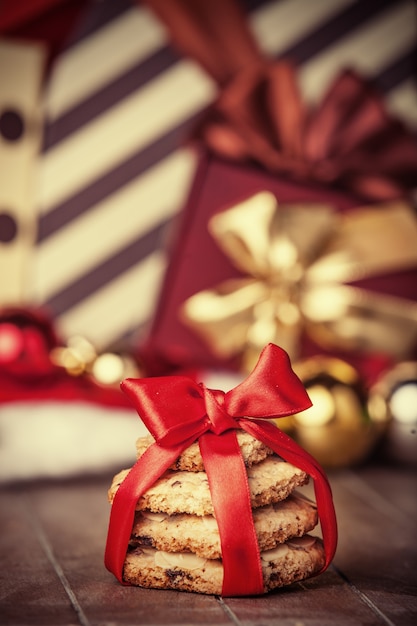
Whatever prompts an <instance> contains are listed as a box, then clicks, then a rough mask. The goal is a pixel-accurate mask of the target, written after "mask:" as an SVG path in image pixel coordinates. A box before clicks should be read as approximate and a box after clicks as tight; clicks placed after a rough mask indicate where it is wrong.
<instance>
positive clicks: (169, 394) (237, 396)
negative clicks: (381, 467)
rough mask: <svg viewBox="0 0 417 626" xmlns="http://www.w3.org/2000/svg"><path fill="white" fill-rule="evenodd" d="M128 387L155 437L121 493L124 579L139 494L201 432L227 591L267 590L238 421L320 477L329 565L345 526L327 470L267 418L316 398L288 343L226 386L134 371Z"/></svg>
mask: <svg viewBox="0 0 417 626" xmlns="http://www.w3.org/2000/svg"><path fill="white" fill-rule="evenodd" d="M122 388H123V390H124V391H125V392H126V393H127V394H128V396H129V397H130V398H131V400H132V401H133V403H134V405H135V407H136V409H137V410H138V413H139V414H140V417H141V418H142V420H143V422H144V423H145V425H146V426H147V427H148V429H149V430H150V432H151V433H152V435H153V436H154V438H155V443H154V444H152V445H151V446H150V447H149V448H148V449H147V450H146V452H145V453H144V454H143V456H142V457H141V458H140V459H139V460H138V461H137V462H136V464H135V465H134V466H133V468H132V469H131V471H130V472H129V474H128V475H127V477H126V478H125V480H124V481H123V482H122V484H121V485H120V487H119V489H118V491H117V493H116V495H115V498H114V500H113V505H112V510H111V515H110V523H109V530H108V537H107V546H106V555H105V564H106V567H107V568H108V569H109V570H110V571H111V572H113V574H115V576H116V577H117V578H118V580H119V581H120V582H123V563H124V560H125V556H126V551H127V546H128V542H129V538H130V534H131V531H132V526H133V520H134V515H135V507H136V504H137V501H138V499H139V498H140V497H141V495H142V494H143V493H144V492H145V491H146V490H147V489H149V488H150V487H151V486H152V485H153V484H154V483H155V481H156V480H158V478H160V477H161V476H162V474H163V473H164V472H165V471H166V470H167V469H168V468H169V467H170V466H171V465H172V464H173V463H174V462H175V461H176V459H177V458H178V457H179V456H180V454H181V453H182V452H183V451H184V450H185V449H186V448H187V447H189V446H190V445H191V444H192V443H194V442H195V441H196V440H197V439H198V440H199V446H200V451H201V455H202V457H203V461H204V467H205V470H206V473H207V478H208V482H209V487H210V493H211V497H212V502H213V508H214V512H215V517H216V520H217V523H218V526H219V533H220V540H221V545H222V560H223V568H224V579H223V590H222V593H223V595H225V596H237V595H254V594H262V593H263V592H264V585H263V577H262V568H261V562H260V556H259V548H258V543H257V539H256V533H255V529H254V524H253V518H252V510H251V504H250V496H249V487H248V482H247V474H246V471H245V466H244V462H243V459H242V455H241V452H240V448H239V445H238V443H237V438H236V429H237V428H242V429H243V430H245V431H246V432H248V433H249V434H251V435H252V436H253V437H256V439H259V440H260V441H262V442H264V443H265V444H266V445H267V446H269V447H270V448H271V449H272V450H273V451H274V452H275V453H276V454H278V455H279V456H281V457H282V458H283V459H285V460H286V461H288V462H289V463H292V464H293V465H295V466H297V467H298V468H300V469H302V470H303V471H305V472H307V473H308V474H309V475H310V476H311V477H312V478H313V480H314V488H315V495H316V501H317V507H318V514H319V518H320V522H321V528H322V534H323V541H324V547H325V553H326V561H325V565H324V567H323V570H322V571H324V570H325V569H326V568H327V567H328V565H329V564H330V562H331V560H332V558H333V556H334V553H335V550H336V543H337V526H336V516H335V512H334V507H333V501H332V494H331V488H330V485H329V482H328V480H327V478H326V475H325V473H324V471H323V470H322V468H321V467H320V465H319V464H318V463H317V461H315V459H314V458H313V457H311V456H310V455H309V454H308V453H307V452H305V451H304V450H303V449H302V448H300V447H299V446H298V444H296V443H295V442H294V441H293V440H292V439H291V438H290V437H289V436H288V435H286V434H285V433H283V432H282V431H281V430H279V429H278V428H277V427H276V426H275V425H273V424H271V423H268V422H267V421H265V420H267V419H272V418H277V417H283V416H286V415H292V414H294V413H298V412H299V411H303V410H305V409H306V408H308V407H309V406H311V402H310V400H309V397H308V395H307V393H306V391H305V389H304V387H303V385H302V383H301V382H300V380H299V379H298V378H297V376H296V375H295V374H294V372H293V371H292V369H291V365H290V361H289V358H288V355H287V353H286V352H284V350H282V349H281V348H278V347H277V346H275V345H274V344H269V345H268V346H267V347H266V348H264V350H263V351H262V353H261V356H260V358H259V361H258V363H257V365H256V367H255V369H254V370H253V372H252V373H251V374H250V375H249V377H248V378H247V379H246V380H245V381H243V382H242V383H241V384H239V385H238V386H237V387H235V388H234V389H232V390H230V391H228V392H226V393H225V392H223V391H219V390H212V389H207V387H205V385H203V384H201V383H200V384H197V383H195V382H194V381H193V380H192V379H190V378H187V377H185V376H164V377H156V378H147V379H127V380H125V381H124V382H123V383H122ZM248 416H250V417H248ZM226 477H227V478H230V477H233V480H227V485H225V478H226ZM236 520H239V523H236ZM247 572H250V573H251V575H250V576H248V575H247Z"/></svg>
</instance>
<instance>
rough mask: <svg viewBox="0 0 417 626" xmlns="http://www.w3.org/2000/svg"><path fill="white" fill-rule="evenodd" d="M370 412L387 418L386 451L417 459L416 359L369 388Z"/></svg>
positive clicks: (395, 456) (392, 456)
mask: <svg viewBox="0 0 417 626" xmlns="http://www.w3.org/2000/svg"><path fill="white" fill-rule="evenodd" d="M368 410H369V414H370V415H371V416H372V418H373V419H374V420H381V421H388V422H389V428H388V429H387V433H386V436H385V441H384V443H385V445H384V448H385V453H386V456H388V457H389V458H390V459H392V460H395V461H399V462H400V463H406V464H416V463H417V362H415V361H408V362H402V363H398V364H397V365H395V366H394V367H393V368H392V369H391V370H390V371H388V372H387V373H386V374H385V375H384V376H383V377H382V378H381V379H380V380H379V381H378V382H377V383H376V384H375V385H374V386H373V387H372V388H371V390H370V392H369V399H368Z"/></svg>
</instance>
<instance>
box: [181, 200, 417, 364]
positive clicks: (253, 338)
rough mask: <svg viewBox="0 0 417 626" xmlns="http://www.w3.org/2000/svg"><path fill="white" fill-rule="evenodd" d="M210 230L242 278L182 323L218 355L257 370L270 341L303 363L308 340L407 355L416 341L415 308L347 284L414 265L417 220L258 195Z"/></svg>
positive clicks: (398, 211)
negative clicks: (303, 338) (343, 211)
mask: <svg viewBox="0 0 417 626" xmlns="http://www.w3.org/2000/svg"><path fill="white" fill-rule="evenodd" d="M208 228H209V232H210V233H211V235H212V236H213V237H214V239H215V241H216V242H217V244H218V245H219V247H220V248H221V249H222V250H223V252H224V253H225V254H226V256H228V257H229V259H230V261H231V263H232V264H233V265H234V266H235V267H236V268H238V269H239V270H240V271H241V272H242V274H243V276H242V277H241V278H236V279H231V280H227V281H225V282H223V283H221V284H220V285H217V286H215V287H214V288H213V289H209V290H205V291H201V292H199V293H197V294H195V295H193V296H192V297H191V298H189V299H188V300H187V301H186V302H185V303H184V306H183V309H182V311H181V316H182V319H183V321H184V322H185V323H186V324H188V325H189V326H190V327H191V328H193V329H194V331H195V332H197V333H198V334H200V336H202V337H203V338H204V339H205V340H206V342H207V344H208V347H209V349H210V350H211V351H212V352H213V353H214V354H215V355H217V356H218V357H219V358H224V359H227V358H230V357H234V356H240V357H241V360H242V370H246V371H251V369H252V368H253V366H254V364H255V362H256V361H257V359H258V356H259V353H260V352H261V350H262V348H263V347H264V346H265V345H266V344H267V343H269V342H272V343H275V344H278V345H279V346H281V347H283V348H284V349H285V350H286V351H287V352H288V353H289V355H290V357H291V358H292V360H295V359H296V358H298V357H299V352H300V344H301V336H302V333H307V334H309V335H310V336H311V337H312V338H313V339H314V340H315V341H316V342H317V343H319V344H320V345H322V346H325V347H331V348H337V349H343V350H355V351H367V352H371V351H378V352H385V353H387V354H391V355H393V356H394V357H395V358H397V359H398V358H401V357H402V356H403V355H404V354H406V353H407V350H408V349H409V347H410V345H411V344H412V343H413V342H415V341H416V339H417V303H416V302H413V301H411V300H404V299H403V298H397V297H394V296H390V295H386V294H380V293H376V292H370V291H367V290H364V289H360V288H357V287H354V286H352V285H349V284H347V283H349V282H352V281H356V280H359V279H362V278H370V277H372V276H376V275H385V274H388V273H390V272H394V271H399V270H404V269H410V268H416V267H417V221H416V218H415V215H414V214H413V212H412V210H411V207H410V206H409V205H408V204H406V203H404V202H400V201H398V202H391V203H386V204H383V205H380V206H377V207H361V208H357V209H355V210H351V211H349V212H348V213H346V214H340V213H338V212H336V211H335V210H334V209H333V208H332V207H331V206H327V205H323V204H308V203H304V204H291V205H280V204H279V203H278V202H277V199H276V198H275V196H274V195H273V194H272V193H270V192H266V191H265V192H260V193H257V194H255V195H254V196H252V197H250V198H248V199H247V200H245V201H244V202H242V203H240V204H238V205H236V206H234V207H232V208H230V209H227V210H225V211H223V212H221V213H218V214H216V215H214V216H213V217H212V218H211V220H210V221H209V224H208Z"/></svg>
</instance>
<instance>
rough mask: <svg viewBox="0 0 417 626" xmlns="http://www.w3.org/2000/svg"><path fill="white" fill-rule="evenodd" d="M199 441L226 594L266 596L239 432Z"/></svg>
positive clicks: (208, 436)
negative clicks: (213, 514) (264, 594)
mask: <svg viewBox="0 0 417 626" xmlns="http://www.w3.org/2000/svg"><path fill="white" fill-rule="evenodd" d="M199 442H200V450H201V454H202V456H203V459H204V466H205V469H206V472H207V478H208V481H209V487H210V492H211V498H212V502H213V507H214V512H215V517H216V520H217V524H218V527H219V533H220V541H221V548H222V560H223V571H224V576H223V587H222V595H224V596H236V595H240V596H243V595H259V594H262V593H264V583H263V575H262V566H261V561H260V555H259V547H258V540H257V536H256V532H255V527H254V523H253V517H252V507H251V502H250V492H249V485H248V480H247V474H246V470H245V466H244V462H243V459H242V455H241V452H240V448H239V444H238V442H237V437H236V431H235V430H229V431H226V432H224V433H223V434H222V435H220V436H216V435H214V434H213V433H205V434H204V435H202V436H201V437H200V440H199ZM228 477H230V478H231V480H228ZM225 480H227V486H226V485H225ZM248 572H250V575H248Z"/></svg>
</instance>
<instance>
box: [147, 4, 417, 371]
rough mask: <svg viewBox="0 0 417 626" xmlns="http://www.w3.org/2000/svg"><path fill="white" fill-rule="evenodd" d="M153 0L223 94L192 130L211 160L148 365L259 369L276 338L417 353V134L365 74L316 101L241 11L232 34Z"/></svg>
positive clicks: (331, 348) (172, 268)
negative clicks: (416, 201)
mask: <svg viewBox="0 0 417 626" xmlns="http://www.w3.org/2000/svg"><path fill="white" fill-rule="evenodd" d="M150 4H151V5H152V6H153V5H155V9H156V11H157V12H159V14H160V15H161V16H162V17H163V19H165V21H166V22H167V24H168V26H169V27H170V29H171V34H172V37H173V40H174V42H176V43H177V45H178V47H179V48H180V49H181V50H182V52H183V53H186V54H188V55H190V56H191V57H193V58H196V59H197V60H198V61H199V62H200V63H201V64H202V65H203V67H204V68H205V69H206V71H208V72H209V73H210V75H211V76H212V77H214V79H215V80H216V81H217V82H218V84H219V86H220V91H219V95H218V97H217V98H216V100H215V101H214V102H213V104H212V105H211V106H210V107H209V109H208V111H207V112H206V114H205V115H204V116H203V117H202V119H201V120H200V122H199V124H198V125H197V128H196V129H195V132H194V135H193V139H194V143H195V144H196V145H197V146H199V147H200V148H201V149H202V150H203V157H202V162H201V165H200V168H199V170H198V172H197V175H196V178H195V181H194V184H193V186H192V189H191V193H190V195H189V199H188V203H187V205H186V208H185V210H184V212H183V215H181V216H180V221H179V225H177V231H176V233H175V236H174V237H173V241H172V245H171V256H170V263H169V267H168V271H167V274H166V280H165V282H164V285H163V287H162V292H161V296H160V301H159V305H158V308H157V312H156V315H155V320H154V322H153V324H152V326H151V330H150V333H149V337H148V340H147V341H146V342H145V345H144V354H145V355H146V357H145V358H147V359H149V358H150V367H151V368H152V366H154V367H155V368H156V369H157V368H158V367H159V368H160V370H159V371H161V368H164V367H165V368H168V369H170V368H171V369H172V368H178V367H180V368H183V367H190V366H192V365H195V366H197V367H235V368H236V367H237V368H240V369H242V366H243V369H245V370H246V371H248V370H250V369H251V367H252V366H253V363H254V360H256V358H257V355H258V354H259V350H260V348H261V346H262V345H264V344H265V343H266V342H268V341H273V342H277V343H279V344H280V345H284V346H285V347H286V349H289V351H290V353H291V356H292V357H293V358H298V357H299V356H306V355H309V354H314V353H315V352H323V351H324V352H326V351H327V352H329V353H330V354H333V353H334V352H335V351H337V352H339V351H340V352H341V354H343V355H344V353H345V352H347V353H348V354H350V357H349V358H351V357H353V358H354V360H355V359H356V358H357V356H358V355H359V357H358V358H359V361H361V360H362V353H365V354H366V357H365V362H366V363H365V365H367V364H368V362H369V356H370V355H372V356H379V355H383V356H387V355H388V356H389V357H393V358H398V357H403V356H405V355H407V354H410V353H412V352H413V348H415V344H416V332H417V310H416V304H415V300H416V292H415V272H416V268H417V257H416V253H415V250H416V242H417V230H416V221H415V216H414V213H413V208H412V205H411V200H410V197H411V193H412V190H413V186H414V181H415V177H416V173H417V172H416V163H417V144H416V142H415V138H414V137H413V135H412V133H411V132H410V131H409V130H408V129H407V128H406V127H405V126H404V124H403V123H402V122H401V121H399V120H398V119H396V118H395V117H393V116H392V115H391V114H390V113H389V112H388V110H387V108H386V107H385V104H384V101H383V97H382V95H381V93H379V92H378V91H377V90H376V89H375V88H374V86H373V85H372V84H371V82H370V81H368V80H366V79H365V78H364V77H363V76H361V75H360V74H358V73H357V72H355V71H353V70H346V69H345V70H343V71H341V72H340V73H339V74H338V75H337V76H336V77H335V78H334V80H333V82H331V83H330V84H329V86H328V89H327V91H326V92H325V94H324V96H323V98H322V100H321V101H319V102H318V103H317V104H316V105H315V106H311V105H309V104H308V103H307V102H306V101H305V99H304V96H303V93H302V91H301V90H300V86H299V76H298V69H297V67H296V65H295V64H294V63H293V62H292V61H289V60H288V59H287V58H280V59H278V60H271V59H269V58H267V57H266V56H265V55H264V54H263V53H262V52H261V51H260V50H259V48H258V47H257V46H256V43H255V42H254V40H253V38H252V37H251V33H250V32H249V30H248V28H247V24H246V23H245V20H244V19H243V17H242V15H239V14H238V13H236V12H235V9H236V7H235V6H234V4H233V3H227V7H226V8H224V11H225V14H226V15H227V16H228V17H229V18H230V19H229V20H224V22H222V25H221V26H219V25H218V24H217V23H212V22H211V21H209V22H208V24H207V25H206V24H205V22H204V17H205V16H206V15H205V11H204V7H202V6H200V5H199V4H198V5H197V6H194V8H193V9H191V7H190V6H188V4H187V3H185V4H184V6H182V8H181V11H180V12H179V13H180V16H181V17H182V20H183V21H182V20H181V19H179V18H178V15H177V14H176V12H175V11H174V10H172V11H166V12H165V11H162V9H161V7H160V6H159V3H158V2H155V3H153V2H151V3H150ZM231 15H233V19H232V18H231V17H230V16H231ZM206 17H207V16H206ZM184 22H185V23H186V24H187V26H188V29H186V28H185V27H184ZM232 22H233V24H234V28H233V31H232V29H231V26H230V25H231V23H232ZM195 33H202V38H201V40H200V39H199V40H198V41H196V39H195V38H193V34H195ZM228 37H230V38H231V39H232V40H233V50H230V49H229V38H228ZM214 40H215V41H216V43H217V44H218V45H217V47H216V48H214V46H213V41H214ZM261 197H263V200H262V201H261V200H260V198H261ZM257 198H258V200H259V202H258V200H257ZM265 198H266V199H265ZM265 203H266V204H265ZM268 203H269V207H268V206H266V205H267V204H268ZM382 250H383V251H384V252H383V253H382V252H381V251H382ZM245 278H246V281H245V280H244V279H245ZM232 281H234V282H232ZM348 285H349V286H348ZM239 300H240V301H239ZM404 305H406V306H404ZM293 320H295V321H293ZM306 330H307V332H304V331H306ZM201 338H203V339H204V340H205V341H203V342H201ZM252 344H253V346H252ZM251 351H253V352H254V354H253V357H251V356H250V355H247V354H246V353H248V352H251ZM247 358H248V360H249V364H248V366H247V367H246V366H245V364H244V361H245V360H246V359H247ZM242 359H243V360H242ZM158 363H159V365H158ZM151 371H153V370H151Z"/></svg>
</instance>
